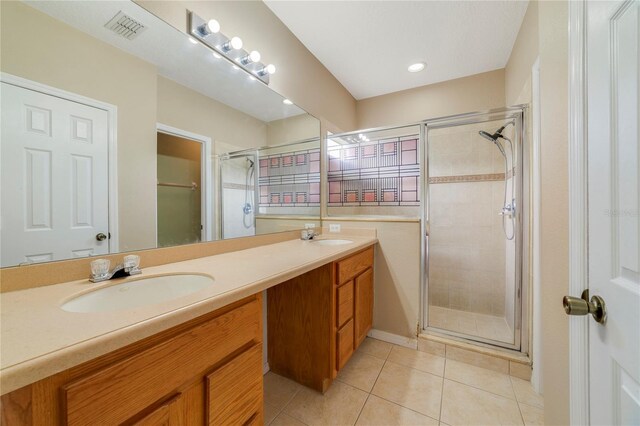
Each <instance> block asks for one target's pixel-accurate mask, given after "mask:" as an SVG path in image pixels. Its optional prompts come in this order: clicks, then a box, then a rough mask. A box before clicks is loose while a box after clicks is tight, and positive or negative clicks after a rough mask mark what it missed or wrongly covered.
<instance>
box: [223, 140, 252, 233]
mask: <svg viewBox="0 0 640 426" xmlns="http://www.w3.org/2000/svg"><path fill="white" fill-rule="evenodd" d="M242 157H245V158H249V157H253V164H254V167H256V168H258V169H260V166H259V165H258V148H250V149H246V150H242V151H235V152H230V153H227V154H221V155H219V156H218V196H219V205H220V208H219V210H220V215H219V217H220V233H219V235H220V239H221V240H224V239H226V238H235V237H225V236H224V182H223V180H222V173H223V171H222V163H223V161H226V160H233V159H236V158H242ZM245 191H246V189H245ZM257 191H258V173H256V172H255V169H254V174H253V212H254V213H253V229H254V236H255V235H256V234H255V229H256V214H255V212H256V207H257V205H258V204H257V202H258V200H259V198H258V193H257Z"/></svg>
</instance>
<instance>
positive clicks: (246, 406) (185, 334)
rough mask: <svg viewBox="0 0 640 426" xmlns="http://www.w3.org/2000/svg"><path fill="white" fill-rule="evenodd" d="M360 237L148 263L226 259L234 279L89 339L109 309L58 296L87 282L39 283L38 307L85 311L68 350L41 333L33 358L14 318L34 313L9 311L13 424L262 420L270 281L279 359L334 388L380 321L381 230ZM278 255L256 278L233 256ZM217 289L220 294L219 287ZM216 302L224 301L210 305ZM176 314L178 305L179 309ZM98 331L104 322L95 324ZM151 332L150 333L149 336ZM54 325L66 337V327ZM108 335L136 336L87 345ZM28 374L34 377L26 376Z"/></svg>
mask: <svg viewBox="0 0 640 426" xmlns="http://www.w3.org/2000/svg"><path fill="white" fill-rule="evenodd" d="M354 240H355V241H352V242H351V243H350V244H346V245H343V246H332V245H320V244H317V242H315V241H299V240H292V241H286V242H282V243H277V244H271V245H267V246H262V247H256V248H253V249H249V250H242V251H238V252H232V253H224V254H221V255H217V256H211V257H206V258H200V259H193V260H191V261H186V262H181V263H175V264H167V265H162V266H160V267H154V268H149V270H150V271H149V272H147V271H145V272H144V274H147V273H151V274H155V273H158V272H161V271H162V272H164V273H169V271H171V273H174V274H175V273H178V271H183V272H184V271H186V270H189V271H190V272H191V273H194V272H195V273H205V272H206V271H214V270H216V268H218V267H221V266H222V265H227V267H226V268H225V269H224V270H223V269H218V271H219V272H218V273H217V274H215V276H216V281H227V282H228V283H229V284H230V285H231V286H229V285H227V286H225V288H224V290H223V289H221V288H217V289H216V288H215V286H213V287H212V288H211V289H206V290H203V291H202V292H200V293H196V294H195V295H190V296H186V298H185V297H183V298H182V299H180V300H181V301H180V302H178V301H176V303H175V304H174V305H173V308H174V309H173V310H171V311H169V312H166V313H165V314H162V315H160V313H159V312H156V314H158V315H156V316H154V317H152V318H149V319H147V320H145V321H142V322H132V323H131V324H129V325H128V326H127V325H124V328H119V327H118V328H115V329H113V330H112V332H111V333H110V334H111V338H110V337H109V333H107V334H106V335H96V336H94V338H93V339H89V340H88V341H87V340H84V339H83V337H86V336H81V334H82V333H83V329H92V328H93V326H92V324H91V321H92V319H93V320H94V321H95V320H97V319H98V318H101V319H102V320H105V318H107V316H92V315H96V314H92V313H85V314H78V313H70V312H64V311H62V310H61V309H60V306H58V303H56V302H57V301H58V300H59V296H60V295H61V294H67V298H68V296H69V294H68V293H69V292H72V291H75V292H76V293H77V292H78V286H79V285H80V284H82V285H87V284H85V283H64V284H58V285H54V286H46V287H40V288H35V289H30V290H26V291H27V292H31V295H30V296H31V297H32V298H36V299H37V294H38V293H40V295H41V297H43V299H42V301H40V302H42V303H44V302H43V301H44V300H46V299H48V300H49V302H48V303H49V305H50V306H47V307H46V308H47V309H45V307H44V306H41V307H40V308H38V306H39V301H38V300H36V301H35V303H34V306H35V307H36V308H35V309H34V310H33V311H32V314H33V315H38V314H44V315H49V318H51V320H52V321H56V320H57V321H59V324H60V325H62V324H63V323H64V322H65V321H66V320H71V321H74V322H76V328H75V329H65V327H64V326H62V327H60V328H59V331H58V332H59V333H60V334H61V335H64V334H65V333H73V332H74V330H75V331H76V332H77V333H78V334H79V335H78V336H77V338H78V340H79V341H78V343H76V344H75V345H71V346H66V347H64V346H60V345H61V343H57V344H58V346H60V347H59V348H58V350H57V351H54V352H49V353H47V352H43V351H47V350H50V349H51V347H48V344H47V343H46V342H43V343H42V344H41V345H38V344H34V345H32V346H34V347H37V346H39V348H40V349H39V350H40V351H41V353H40V356H39V357H37V358H36V359H30V358H29V357H30V356H32V355H35V354H34V353H31V354H29V353H28V350H25V349H24V348H20V347H19V346H16V343H17V340H16V339H17V337H16V339H14V338H13V337H14V336H18V335H19V334H20V333H18V331H15V332H14V333H10V332H8V329H9V328H11V329H15V328H16V327H18V328H20V324H21V322H22V321H21V318H20V316H21V315H26V313H24V311H21V310H19V309H15V310H13V312H6V310H5V312H3V320H5V321H3V332H4V331H7V333H6V336H7V338H8V339H7V341H5V342H3V346H4V344H5V343H7V344H9V345H13V347H11V346H8V347H4V348H3V349H2V352H3V355H7V356H8V358H7V359H8V360H16V359H18V358H22V362H19V363H17V364H15V365H9V366H7V365H6V364H5V365H3V369H2V370H0V378H1V379H2V385H3V392H4V391H5V389H7V388H9V389H11V388H13V389H11V390H12V391H11V392H8V393H5V394H4V395H2V408H1V415H2V417H1V418H2V424H7V425H30V424H51V425H56V424H68V425H90V424H98V423H100V424H140V425H151V424H153V425H156V424H167V425H171V424H177V425H186V424H189V425H191V424H216V425H218V424H262V423H263V389H262V377H263V374H264V370H263V359H262V357H263V355H262V353H263V352H262V347H263V323H262V318H263V316H262V306H263V305H262V303H263V300H262V290H264V289H268V293H267V294H268V296H267V302H268V324H267V325H266V327H267V329H268V343H269V344H268V354H269V355H268V361H269V365H270V366H271V369H272V370H273V371H275V372H277V373H279V374H282V375H285V376H288V377H290V378H292V379H293V380H296V381H298V382H299V383H301V384H304V385H306V386H309V387H311V388H313V389H316V390H318V391H321V392H324V391H326V390H327V389H328V388H329V386H330V384H331V382H332V380H333V379H334V378H335V376H336V374H337V372H338V371H339V370H340V369H341V368H342V367H343V366H344V364H345V363H346V361H347V360H348V359H349V357H350V356H351V354H352V353H353V351H354V350H355V348H357V346H358V345H359V344H360V343H361V342H362V340H363V339H364V338H365V336H366V333H367V331H368V330H369V329H370V327H371V322H372V310H373V269H372V268H373V255H374V250H373V244H375V242H376V240H375V238H372V237H368V238H363V237H359V238H354ZM274 253H278V256H273V254H274ZM269 254H271V255H269ZM269 259H270V263H271V267H270V268H261V269H260V270H258V271H257V273H258V274H259V276H260V278H258V279H257V280H256V278H257V277H256V276H255V275H254V274H255V273H256V271H253V272H251V271H244V270H243V269H241V268H237V267H234V266H238V265H241V264H243V263H245V262H246V263H249V262H251V261H254V263H257V264H260V262H261V261H264V262H266V261H268V260H269ZM274 271H277V273H273V272H274ZM212 275H214V274H212ZM232 278H235V280H233V279H232ZM231 281H233V282H231ZM220 287H222V286H220ZM55 290H58V291H59V293H57V294H58V296H57V297H55V298H50V297H47V293H48V295H49V296H50V295H51V294H53V293H55ZM52 291H53V292H52ZM214 291H215V292H218V294H212V293H211V292H214ZM19 293H23V292H13V293H5V294H3V295H2V297H3V303H4V304H5V305H3V306H11V304H10V303H7V302H11V301H16V300H17V299H15V298H14V296H20V294H19ZM247 294H249V295H248V296H247ZM197 298H200V299H201V300H200V301H197ZM64 299H65V298H63V300H64ZM207 304H208V306H210V307H214V306H215V309H209V311H208V312H205V313H202V308H203V307H204V306H205V305H207ZM148 309H152V307H148ZM190 311H191V313H190ZM47 312H48V313H47ZM149 312H151V311H149ZM195 312H197V313H198V314H197V315H195V316H194V313H195ZM11 314H13V316H11ZM116 314H117V313H116ZM123 314H124V313H123ZM79 315H80V316H79ZM103 315H107V314H103ZM111 315H115V314H111ZM172 315H177V317H176V320H172V319H171V316H172ZM120 316H126V314H124V315H120ZM163 317H165V320H166V321H164V322H163V321H162V319H163ZM189 317H191V318H189ZM25 318H26V317H25ZM131 318H133V317H131ZM178 318H182V319H178ZM6 320H9V324H7V323H6ZM78 321H84V322H85V324H77V322H78ZM134 321H135V320H134ZM172 323H175V324H174V325H172V326H170V327H168V328H166V329H164V330H161V331H157V332H153V333H151V332H150V331H148V332H143V331H144V328H145V326H146V328H147V329H148V330H158V328H157V327H161V328H162V327H165V326H166V325H167V324H172ZM83 325H85V327H83ZM22 327H23V330H22V332H23V339H24V336H27V335H30V334H31V333H30V331H33V330H29V325H28V324H24V325H23V326H22ZM112 327H113V326H112ZM140 327H142V328H140ZM85 331H86V330H85ZM92 332H93V333H96V332H99V331H98V329H96V328H94V329H93V331H92ZM147 333H151V334H149V335H147V336H145V334H147ZM36 334H37V333H36ZM127 334H129V336H127ZM34 337H36V338H37V337H41V338H43V335H41V336H34ZM50 337H51V339H50V340H53V341H55V340H56V337H57V336H50ZM58 337H60V336H58ZM67 337H68V336H67ZM23 339H22V340H23ZM104 339H106V340H104ZM62 340H64V339H60V341H62ZM101 340H102V341H106V342H111V343H108V344H107V347H110V346H113V347H114V348H116V347H117V346H120V345H121V343H117V344H115V345H114V342H127V341H129V342H130V343H128V344H125V345H122V346H121V347H117V348H116V349H114V350H111V351H106V352H105V353H103V354H101V355H98V356H90V355H87V354H91V353H97V352H95V351H96V350H98V351H99V350H101V348H100V341H101ZM21 351H22V352H23V354H19V352H21ZM88 357H89V358H88ZM38 358H39V360H38ZM30 366H32V367H33V368H30ZM60 366H67V367H66V368H64V369H60ZM56 370H57V371H56ZM48 372H51V373H52V374H48ZM25 380H26V381H27V382H28V383H27V384H26V385H24V386H20V387H18V388H16V386H17V384H18V383H19V382H20V381H25Z"/></svg>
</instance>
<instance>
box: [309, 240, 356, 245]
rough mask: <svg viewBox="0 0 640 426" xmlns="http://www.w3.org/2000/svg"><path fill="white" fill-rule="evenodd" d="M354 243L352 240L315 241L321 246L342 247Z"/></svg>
mask: <svg viewBox="0 0 640 426" xmlns="http://www.w3.org/2000/svg"><path fill="white" fill-rule="evenodd" d="M352 242H353V241H351V240H338V239H336V240H315V241H314V244H318V245H320V246H341V245H344V244H351V243H352Z"/></svg>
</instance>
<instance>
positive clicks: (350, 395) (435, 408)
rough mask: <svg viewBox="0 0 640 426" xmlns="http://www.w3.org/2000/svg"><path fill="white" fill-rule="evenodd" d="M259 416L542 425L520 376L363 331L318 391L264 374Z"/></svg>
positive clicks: (536, 398)
mask: <svg viewBox="0 0 640 426" xmlns="http://www.w3.org/2000/svg"><path fill="white" fill-rule="evenodd" d="M264 401H265V424H267V425H271V426H278V425H294V426H295V425H302V426H304V425H308V426H314V425H322V426H324V425H384V426H391V425H436V426H438V425H442V426H445V425H450V426H456V425H541V424H543V406H542V397H541V396H540V395H538V394H536V393H535V392H534V390H533V388H532V387H531V384H530V383H529V382H527V381H525V380H521V379H518V378H515V377H510V376H508V375H506V374H500V373H496V372H495V371H492V370H486V369H484V368H480V367H476V366H473V365H470V364H464V363H461V362H458V361H453V360H446V359H445V358H443V357H439V356H436V355H432V354H428V353H426V352H419V351H417V350H413V349H407V348H404V347H401V346H396V345H392V344H390V343H386V342H382V341H380V340H375V339H371V338H367V340H365V341H364V342H363V343H362V345H361V346H360V348H358V351H357V352H356V353H355V354H354V355H353V356H352V358H351V359H350V360H349V362H348V363H347V365H346V366H345V368H344V369H343V370H342V371H341V372H340V373H339V374H338V377H337V379H336V380H335V381H334V382H333V384H332V385H331V387H330V388H329V390H328V391H327V393H325V394H324V395H322V394H320V393H318V392H315V391H312V390H310V389H307V388H306V387H304V386H301V385H299V384H297V383H295V382H293V381H291V380H289V379H286V378H284V377H281V376H278V375H276V374H274V373H271V372H270V373H267V374H266V375H265V377H264Z"/></svg>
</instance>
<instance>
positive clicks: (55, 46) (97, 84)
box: [0, 1, 156, 250]
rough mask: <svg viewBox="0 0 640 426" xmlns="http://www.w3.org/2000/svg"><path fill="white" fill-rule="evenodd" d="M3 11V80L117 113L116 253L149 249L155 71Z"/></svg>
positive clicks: (29, 11)
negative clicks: (42, 87) (22, 81)
mask: <svg viewBox="0 0 640 426" xmlns="http://www.w3.org/2000/svg"><path fill="white" fill-rule="evenodd" d="M1 7H2V25H1V31H2V37H1V38H2V44H1V46H0V50H1V52H2V63H1V69H2V71H3V72H6V73H9V74H13V75H17V76H19V77H23V78H26V79H29V80H33V81H37V82H39V83H43V84H46V85H49V86H53V87H55V88H58V89H62V90H66V91H69V92H73V93H76V94H79V95H83V96H87V97H89V98H92V99H95V100H99V101H101V102H106V103H109V104H113V105H116V106H117V107H118V182H119V184H118V199H119V217H120V221H119V222H120V223H119V225H120V249H121V250H131V249H142V248H149V247H154V246H155V234H156V218H155V215H150V214H149V212H150V211H154V210H155V204H156V128H155V127H156V69H155V67H154V66H153V65H151V64H149V63H147V62H144V61H142V60H140V59H138V58H136V57H134V56H131V55H129V54H127V53H124V52H123V51H121V50H119V49H116V48H115V47H112V46H110V45H108V44H106V43H103V42H101V41H98V40H96V39H94V38H93V37H89V36H87V35H86V34H85V33H82V32H80V31H78V30H75V29H73V28H71V27H69V26H67V25H65V24H62V23H60V22H59V21H57V20H55V19H53V18H51V17H49V16H48V15H46V14H43V13H41V12H39V11H37V10H35V9H33V8H31V7H29V6H26V5H25V4H23V3H20V2H6V1H3V2H1ZM34 28H37V29H38V30H37V31H35V30H34ZM113 64H119V66H113ZM131 206H142V207H143V208H137V209H132V208H131Z"/></svg>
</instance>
